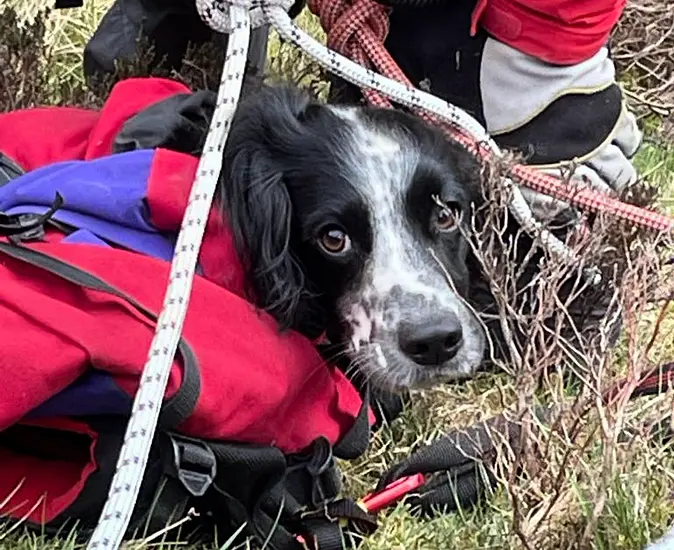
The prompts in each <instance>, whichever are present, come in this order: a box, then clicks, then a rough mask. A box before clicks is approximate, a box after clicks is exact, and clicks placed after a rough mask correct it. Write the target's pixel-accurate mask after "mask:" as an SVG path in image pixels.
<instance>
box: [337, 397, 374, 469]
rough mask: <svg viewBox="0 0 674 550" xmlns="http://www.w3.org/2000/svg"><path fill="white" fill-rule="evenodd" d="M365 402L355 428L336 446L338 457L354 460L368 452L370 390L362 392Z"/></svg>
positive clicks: (354, 423) (352, 427)
mask: <svg viewBox="0 0 674 550" xmlns="http://www.w3.org/2000/svg"><path fill="white" fill-rule="evenodd" d="M361 393H362V399H363V402H362V404H361V406H360V410H359V411H358V414H357V415H356V418H355V419H354V421H353V426H351V428H350V429H349V431H348V432H346V433H345V434H344V436H343V437H342V438H341V439H340V440H339V441H338V442H337V443H336V444H335V446H334V448H333V452H334V454H335V456H336V457H338V458H344V459H347V460H353V459H355V458H358V457H359V456H360V455H362V454H363V453H364V452H365V451H367V448H368V446H369V445H370V389H369V388H368V387H367V386H365V387H364V388H363V390H362V392H361Z"/></svg>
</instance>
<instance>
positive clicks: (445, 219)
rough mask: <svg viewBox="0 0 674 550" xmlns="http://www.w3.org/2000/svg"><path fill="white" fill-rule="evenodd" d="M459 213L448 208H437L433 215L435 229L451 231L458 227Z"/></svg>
mask: <svg viewBox="0 0 674 550" xmlns="http://www.w3.org/2000/svg"><path fill="white" fill-rule="evenodd" d="M459 218H460V215H459V213H458V212H457V211H456V210H454V209H452V208H450V207H449V206H442V207H440V208H438V210H437V213H436V215H435V227H436V228H437V230H438V231H443V232H446V231H451V230H452V229H454V228H455V227H456V226H457V225H459Z"/></svg>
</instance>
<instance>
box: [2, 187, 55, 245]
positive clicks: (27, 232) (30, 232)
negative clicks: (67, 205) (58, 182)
mask: <svg viewBox="0 0 674 550" xmlns="http://www.w3.org/2000/svg"><path fill="white" fill-rule="evenodd" d="M62 206H63V197H62V196H61V194H60V193H58V192H57V193H56V197H55V198H54V201H53V202H52V204H51V206H50V207H49V210H47V211H46V212H45V213H44V214H12V215H8V214H4V213H2V212H0V235H6V236H8V237H10V238H12V239H13V240H14V241H17V242H18V241H34V240H42V239H43V238H44V224H45V223H46V222H48V221H49V220H50V219H51V217H52V216H53V215H54V214H55V213H56V211H57V210H58V209H59V208H61V207H62ZM17 242H15V244H17Z"/></svg>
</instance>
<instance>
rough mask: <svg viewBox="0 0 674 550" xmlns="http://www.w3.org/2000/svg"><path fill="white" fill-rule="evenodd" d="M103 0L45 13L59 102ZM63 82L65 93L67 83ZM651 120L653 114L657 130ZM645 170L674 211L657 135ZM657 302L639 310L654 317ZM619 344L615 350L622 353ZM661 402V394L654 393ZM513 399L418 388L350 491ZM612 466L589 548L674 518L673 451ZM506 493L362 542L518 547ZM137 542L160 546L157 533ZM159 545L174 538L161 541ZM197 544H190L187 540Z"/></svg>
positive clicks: (390, 526)
mask: <svg viewBox="0 0 674 550" xmlns="http://www.w3.org/2000/svg"><path fill="white" fill-rule="evenodd" d="M11 1H12V2H15V3H16V4H17V5H19V6H20V7H21V11H22V13H23V14H24V15H25V16H26V17H29V16H31V15H32V14H34V13H35V5H37V4H39V3H38V2H35V4H34V5H31V4H30V3H28V2H24V1H21V0H11ZM107 4H109V1H108V0H88V1H87V2H85V7H84V8H83V9H79V10H75V11H63V12H56V13H54V14H51V15H50V16H49V18H48V19H47V20H46V21H47V24H46V42H47V48H46V50H45V52H44V58H45V59H48V63H46V64H45V71H46V79H47V82H48V83H49V85H50V86H51V87H52V89H53V90H54V92H53V94H52V98H53V100H54V102H60V101H61V100H63V98H64V97H66V96H67V93H68V91H69V90H73V89H77V88H78V87H80V88H81V87H82V86H83V79H82V75H81V69H80V67H81V52H82V48H83V46H84V43H85V42H86V40H87V38H88V37H89V36H91V34H92V32H93V30H94V28H95V26H96V24H97V22H98V20H99V19H100V17H101V16H102V14H103V13H104V12H105V7H106V5H107ZM299 22H300V24H301V25H302V26H303V27H304V28H305V29H307V30H308V31H309V32H311V33H312V34H313V35H314V36H316V37H318V38H322V31H321V30H320V25H319V24H318V22H317V20H316V18H314V17H312V16H310V15H308V14H307V13H306V12H305V13H304V14H303V15H302V16H301V17H300V18H299ZM269 51H270V66H271V69H272V70H273V71H274V72H275V73H277V74H280V75H283V76H284V77H287V78H289V79H291V80H294V81H299V82H302V83H303V84H304V85H307V86H311V87H313V88H314V89H315V90H316V91H318V92H319V93H321V94H324V93H325V91H326V90H327V84H326V83H325V81H324V80H323V79H322V78H321V75H320V73H317V72H316V70H315V67H314V66H313V65H312V64H311V63H310V62H309V61H308V60H307V59H306V58H304V57H303V56H301V55H298V54H297V52H295V51H294V50H293V48H292V46H289V45H287V44H281V43H280V42H279V40H278V38H277V37H276V36H272V40H271V43H270V48H269ZM64 90H65V92H64ZM654 126H657V121H656V122H653V121H652V120H651V121H649V128H651V131H650V132H649V135H651V136H655V135H657V132H656V131H655V128H654ZM636 163H637V166H638V168H639V170H640V171H641V173H642V174H643V175H644V176H646V177H647V178H648V180H649V181H650V182H651V183H652V184H653V185H654V186H656V187H657V188H658V189H659V191H660V198H659V200H660V204H661V206H662V207H663V208H664V209H667V210H668V211H669V212H670V213H672V214H674V146H672V144H669V143H666V142H663V141H662V140H658V139H656V138H653V139H652V140H650V139H649V140H647V141H646V143H645V144H644V146H643V148H642V149H641V151H640V152H639V155H638V158H637V159H636ZM654 319H655V310H653V311H652V312H650V313H649V314H648V315H646V316H645V317H644V319H643V323H644V325H645V327H644V329H643V330H646V328H647V326H652V324H653V322H654ZM673 331H674V315H673V314H672V313H671V311H670V313H669V315H668V317H667V319H666V321H665V323H664V328H663V330H662V334H661V337H660V340H659V343H658V345H657V346H656V348H655V349H654V350H653V353H654V354H655V355H654V356H653V359H654V360H657V361H665V360H673V359H674V338H672V333H673ZM622 352H623V350H622V349H620V350H618V355H619V354H620V353H622ZM658 399H660V401H662V400H663V399H664V398H658ZM658 399H645V400H641V401H640V402H639V403H638V404H635V405H634V407H633V408H632V414H633V416H634V417H636V418H643V417H645V416H648V415H651V414H653V412H652V409H653V408H654V403H655V402H656V401H657V400H658ZM515 401H516V392H515V388H514V387H513V382H512V380H511V378H510V377H509V376H508V375H506V374H502V373H501V374H498V373H497V374H494V373H491V374H481V375H479V376H478V377H477V378H475V379H474V380H471V381H469V382H467V383H465V384H462V385H455V386H445V387H441V388H436V389H433V390H428V391H424V392H415V393H414V395H413V405H412V406H411V407H410V408H408V409H407V410H406V411H405V413H404V414H403V416H402V418H400V419H399V420H397V421H396V422H395V423H394V424H393V425H392V426H387V427H384V428H383V429H382V430H381V432H380V433H379V434H378V435H377V436H376V438H375V441H374V442H373V445H372V448H371V449H370V451H369V452H368V454H367V456H365V457H363V458H361V459H360V460H358V461H354V462H351V463H342V464H341V466H342V469H343V472H344V478H345V482H346V490H347V492H348V493H349V494H350V495H353V496H359V495H362V494H365V493H366V492H368V491H369V490H371V488H372V487H373V485H374V484H375V483H376V481H377V479H378V474H380V473H381V472H383V471H384V470H386V468H387V467H388V466H390V465H392V464H394V463H396V462H398V461H400V460H401V459H403V458H404V457H406V456H408V455H409V454H410V452H411V451H412V450H413V449H414V448H415V447H417V446H418V445H419V444H422V443H425V442H429V441H431V440H433V439H434V438H435V437H437V436H438V435H440V434H441V433H443V432H444V431H446V430H448V429H449V428H450V427H457V426H463V425H470V424H472V423H474V422H477V421H481V420H484V419H486V418H488V417H490V416H492V415H494V414H497V413H499V412H500V411H501V410H502V409H503V408H504V406H505V405H509V404H512V403H514V402H515ZM615 452H616V455H618V460H617V464H618V467H617V468H616V469H615V470H614V472H613V475H612V478H611V479H610V483H609V486H608V491H607V495H606V504H605V506H604V507H603V510H602V511H601V513H600V514H599V517H598V519H597V525H596V528H595V529H594V532H593V536H592V537H591V539H590V540H589V541H587V542H586V543H585V546H583V548H585V547H587V548H592V549H595V550H637V549H641V548H643V547H644V545H645V544H646V543H648V542H649V541H651V540H653V539H655V538H657V537H658V536H660V535H661V534H662V533H663V532H664V530H665V529H666V527H667V526H668V525H669V523H670V522H671V521H672V520H673V519H674V513H673V511H674V493H672V489H671V487H672V486H674V485H673V484H672V481H673V480H674V455H673V454H672V452H671V450H669V449H666V448H664V447H661V446H657V445H650V444H649V442H648V440H647V439H644V438H637V439H636V440H635V441H633V442H632V444H631V445H628V446H619V447H618V448H617V449H616V451H615ZM581 459H582V461H583V462H582V468H580V469H579V472H580V471H583V472H586V473H587V472H592V471H593V469H600V468H601V464H602V445H601V442H600V441H596V442H595V443H594V444H591V445H590V446H589V448H588V449H587V451H586V452H585V453H584V454H583V455H582V457H581ZM595 481H596V480H594V479H592V476H587V475H580V474H579V475H569V477H568V479H567V483H566V485H565V492H564V498H563V499H560V502H559V503H558V505H557V508H556V510H555V513H554V514H552V515H551V516H550V519H549V521H546V522H545V523H544V524H542V525H540V526H539V527H538V529H539V531H540V533H539V536H538V538H537V540H538V541H539V542H538V547H539V548H550V549H553V548H572V547H575V546H574V544H576V543H575V542H574V541H575V540H576V539H577V534H578V532H580V531H582V529H583V528H584V526H585V525H586V524H587V522H588V521H589V518H590V517H591V516H592V514H593V511H594V509H595V504H596V499H597V490H596V483H595ZM512 518H513V508H512V501H511V499H510V497H509V495H508V493H507V491H505V490H500V491H497V492H496V493H495V494H494V495H493V496H492V497H491V498H490V499H489V500H488V502H486V503H485V505H483V506H482V507H480V508H477V509H475V510H471V511H459V512H456V513H453V514H443V515H439V516H437V517H435V518H433V519H431V520H421V519H418V518H415V517H414V516H413V515H412V514H411V513H410V511H409V510H408V509H406V507H405V506H403V505H400V506H398V507H396V508H394V509H393V510H391V511H389V512H388V513H386V514H385V515H384V516H383V517H382V520H381V526H380V528H379V530H378V531H377V532H376V533H375V534H374V535H372V536H371V537H369V538H367V539H366V540H365V541H364V542H363V545H362V548H363V549H364V550H398V549H400V550H435V549H438V550H440V549H442V550H452V549H457V550H478V549H480V550H483V549H490V548H493V549H511V548H512V549H515V548H520V547H521V544H520V543H519V540H518V539H517V537H515V535H514V534H513V529H512V525H513V520H512ZM133 547H147V548H150V547H154V548H157V547H162V546H161V545H157V544H155V543H154V542H152V543H147V544H143V543H142V542H141V543H140V544H136V545H133ZM164 547H165V548H171V547H172V546H169V545H164ZM57 548H58V549H64V550H69V549H73V548H75V544H74V543H73V542H72V541H71V540H65V541H63V540H59V541H54V540H48V539H45V538H43V537H40V536H36V535H34V534H31V533H25V532H23V531H22V530H21V529H16V530H15V531H14V532H11V533H10V532H8V531H4V532H2V531H0V550H51V549H54V550H55V549H57ZM193 550H196V549H193Z"/></svg>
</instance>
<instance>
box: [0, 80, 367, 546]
mask: <svg viewBox="0 0 674 550" xmlns="http://www.w3.org/2000/svg"><path fill="white" fill-rule="evenodd" d="M178 92H180V93H186V92H188V91H186V89H185V88H183V87H182V86H181V85H178V84H175V83H172V82H170V81H165V80H161V79H132V80H129V81H124V82H122V83H121V84H119V85H118V86H117V87H116V88H115V89H114V90H113V92H112V94H111V97H110V100H109V101H108V103H107V104H106V106H105V107H104V108H103V110H102V111H101V113H96V114H93V113H91V112H87V111H77V110H76V111H73V110H72V109H58V108H52V109H35V110H29V111H20V112H14V113H9V114H6V115H0V151H2V152H3V153H4V154H6V155H8V156H9V157H10V158H12V159H13V160H15V161H17V163H18V164H19V165H22V164H23V165H24V167H25V166H28V167H29V168H30V169H32V171H30V172H28V173H27V174H24V175H23V176H20V177H19V178H16V179H13V180H12V181H10V182H9V183H7V184H5V185H4V186H1V187H0V211H4V218H2V217H0V227H3V223H2V220H3V219H4V221H5V224H4V227H5V233H6V234H8V233H13V234H12V235H11V237H5V238H0V323H1V324H2V326H3V327H4V328H3V329H2V330H3V335H4V338H3V344H2V346H0V386H1V387H2V388H3V392H2V396H1V398H0V503H2V506H3V507H2V509H0V514H2V515H3V516H5V517H8V518H10V519H12V518H13V519H23V520H26V522H27V524H32V525H36V526H41V527H46V528H47V530H50V529H51V530H57V529H63V528H64V526H67V525H69V524H71V523H72V522H74V521H77V522H78V531H79V533H80V534H81V535H83V536H86V534H87V533H88V532H89V530H90V529H91V528H92V527H93V526H94V525H95V523H96V521H97V520H98V516H99V514H100V512H101V509H102V505H103V503H104V500H105V497H106V495H107V491H108V486H109V483H110V480H111V478H112V474H113V473H114V469H115V465H116V460H117V456H118V453H119V448H120V446H121V443H122V438H123V436H124V429H125V426H126V424H127V421H128V415H129V412H130V407H131V402H132V398H133V395H134V394H135V392H136V390H137V388H138V385H139V381H140V375H141V372H142V369H143V366H144V364H145V360H146V357H147V353H148V350H149V346H150V342H151V339H152V336H153V333H154V330H155V326H156V322H157V315H158V313H159V311H160V310H161V305H162V301H163V297H164V292H165V287H166V282H167V278H168V273H169V260H170V255H171V254H172V252H171V246H172V244H171V243H172V242H174V240H173V239H174V237H175V234H176V233H177V231H178V229H179V227H180V222H181V219H182V212H183V210H184V208H185V206H186V202H187V196H188V193H189V189H190V187H191V184H192V181H193V176H194V171H195V169H196V164H197V160H196V159H195V158H194V157H192V156H190V155H186V154H182V153H177V152H174V151H168V150H163V149H158V150H154V151H152V150H147V151H136V152H132V153H123V154H116V155H109V151H110V144H111V142H112V139H113V138H114V136H115V135H116V134H117V132H118V131H119V128H120V127H121V125H122V124H123V122H124V120H125V119H126V118H127V117H128V116H130V115H132V114H134V113H135V112H138V111H139V110H140V109H142V108H143V107H144V106H147V105H148V104H151V103H152V102H153V101H157V100H159V99H163V98H165V97H167V96H168V95H170V94H172V93H178ZM80 115H81V116H80ZM70 123H72V126H69V125H70ZM47 124H48V125H49V126H47ZM87 124H88V127H87ZM46 127H51V128H54V129H55V131H54V132H44V128H46ZM68 128H70V129H71V130H72V133H69V132H68ZM87 128H88V129H87ZM40 143H42V146H40ZM59 143H60V145H59ZM81 158H83V159H86V160H78V159H81ZM63 161H72V162H63ZM54 163H56V164H54ZM38 167H41V168H39V169H36V168H38ZM55 192H58V193H59V194H60V195H62V196H63V205H62V206H61V207H60V208H59V209H57V210H56V212H55V213H54V212H51V210H50V208H49V207H50V204H49V202H50V201H51V200H52V198H51V197H53V195H54V194H55ZM50 216H51V217H50ZM46 217H48V218H49V219H47V220H45V218H46ZM218 220H219V217H218V216H217V215H213V216H211V219H210V220H209V222H208V226H207V236H206V239H205V242H204V245H203V249H202V252H201V255H200V265H199V268H200V273H201V274H200V275H197V276H196V278H195V281H194V286H193V290H192V294H191V299H190V304H189V309H188V313H187V318H186V321H185V326H184V329H183V333H182V339H181V342H180V345H179V352H178V356H177V357H176V360H175V362H174V364H173V367H172V370H171V374H170V379H169V384H168V390H167V394H166V399H165V401H164V403H157V404H156V406H157V407H161V413H160V425H159V431H158V434H157V436H156V438H155V441H154V446H153V449H152V453H151V459H150V462H149V463H148V468H147V473H146V476H145V480H144V483H143V486H142V488H141V494H140V498H139V502H138V505H137V508H136V512H135V515H134V517H133V518H132V524H131V526H130V532H129V535H130V534H132V533H133V531H134V530H137V529H143V528H147V529H160V528H163V527H164V526H165V523H166V522H167V521H168V520H169V519H170V516H171V515H172V514H180V513H184V511H185V510H186V509H187V507H191V506H195V507H197V508H199V509H200V510H202V511H204V513H206V512H211V511H213V510H215V511H217V512H218V514H217V515H216V516H215V517H214V519H215V521H216V523H218V524H219V525H220V526H221V527H223V528H225V529H226V530H234V529H236V528H237V527H238V526H239V525H241V523H243V522H247V525H248V528H247V529H246V531H245V532H244V534H247V535H250V536H253V537H255V538H258V539H259V541H260V542H264V541H265V540H266V539H267V538H270V543H271V547H272V548H278V549H284V548H294V547H296V546H297V544H298V543H297V539H296V538H295V535H297V534H302V535H304V536H305V537H306V536H319V535H316V533H315V531H316V530H317V529H318V530H319V531H325V532H326V533H329V534H330V537H331V538H334V537H335V530H337V531H339V530H340V529H341V526H340V524H339V523H338V522H335V517H357V518H359V519H360V520H364V521H366V523H367V522H369V521H370V520H371V518H370V517H368V516H367V514H364V513H363V512H362V511H358V510H357V507H355V505H354V506H348V507H347V511H344V503H345V502H350V501H342V500H337V496H338V493H339V489H340V483H339V472H338V470H337V469H336V467H335V465H334V461H333V455H334V456H339V457H343V458H354V457H356V456H358V455H359V454H360V453H362V452H363V451H364V450H365V448H366V446H367V443H368V438H369V429H370V423H371V420H372V418H373V417H372V414H371V412H370V409H369V407H368V404H367V400H365V401H363V399H362V398H361V395H360V393H359V392H358V390H357V389H356V388H355V387H354V386H353V385H352V384H351V383H350V382H349V381H348V380H347V378H346V377H345V376H344V375H343V374H342V372H341V371H339V370H338V369H336V368H334V367H332V366H330V365H327V364H326V363H325V362H324V361H323V360H322V358H321V356H320V355H319V353H318V351H317V350H316V348H315V347H314V345H313V343H312V342H311V341H309V340H307V339H306V338H305V337H303V336H301V335H300V334H297V333H294V332H288V333H283V334H281V333H279V331H278V330H277V327H276V324H275V322H274V321H273V319H272V318H271V317H269V316H268V315H266V314H264V313H261V312H258V311H256V310H255V308H254V307H253V306H252V305H251V304H250V303H248V302H247V301H246V300H245V299H244V297H243V292H242V281H241V280H242V270H241V267H240V265H238V263H237V261H236V255H235V253H234V250H233V247H232V246H231V242H230V240H229V237H228V234H227V232H226V228H225V227H224V225H223V224H222V223H220V222H219V221H218ZM14 222H15V225H16V228H17V229H16V230H13V229H11V228H12V227H13V226H12V223H14ZM7 228H10V229H7ZM162 243H163V244H167V245H168V248H169V251H168V252H169V254H168V255H165V256H164V257H161V256H162V254H165V252H166V250H165V248H166V247H164V248H162V246H163V244H162ZM160 245H161V246H160ZM143 247H147V248H143ZM150 250H157V251H158V252H156V253H154V252H153V253H150V252H148V251H150ZM144 251H145V252H144ZM120 490H123V488H122V489H120ZM317 495H321V498H320V499H318V498H317ZM152 503H154V504H153V505H152V506H150V504H152ZM335 505H337V506H338V508H334V506H335ZM279 509H281V510H283V516H282V518H281V521H280V522H279V521H276V517H277V514H278V511H279ZM307 510H313V511H314V512H315V515H314V516H313V517H312V518H311V522H308V521H307V520H306V516H305V515H304V514H305V512H306V511H307ZM328 510H331V512H329V513H328ZM349 510H350V511H349ZM333 515H334V516H335V517H331V516H333ZM319 527H320V529H319ZM320 536H323V535H320ZM338 539H339V540H341V539H342V538H341V537H338Z"/></svg>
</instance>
